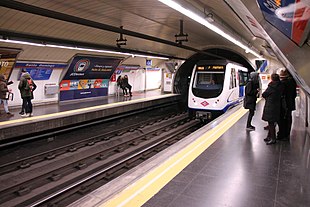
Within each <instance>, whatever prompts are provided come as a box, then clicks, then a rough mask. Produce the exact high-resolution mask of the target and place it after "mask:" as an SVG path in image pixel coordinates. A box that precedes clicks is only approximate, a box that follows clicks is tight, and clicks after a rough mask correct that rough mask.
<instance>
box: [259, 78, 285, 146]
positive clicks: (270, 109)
mask: <svg viewBox="0 0 310 207" xmlns="http://www.w3.org/2000/svg"><path fill="white" fill-rule="evenodd" d="M283 91H284V86H283V84H282V83H281V82H280V77H279V75H278V74H275V73H274V74H272V75H271V82H270V83H269V85H268V87H267V89H266V90H265V92H264V93H263V94H262V96H263V98H265V100H266V102H265V106H264V111H263V117H262V119H263V120H264V121H267V122H268V128H269V129H268V130H269V131H268V136H267V138H266V139H264V141H266V144H267V145H269V144H274V143H276V129H275V123H276V122H278V121H279V120H280V113H281V98H282V95H283Z"/></svg>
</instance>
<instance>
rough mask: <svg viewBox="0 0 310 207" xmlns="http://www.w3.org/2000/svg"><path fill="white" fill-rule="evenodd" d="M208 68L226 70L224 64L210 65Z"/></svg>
mask: <svg viewBox="0 0 310 207" xmlns="http://www.w3.org/2000/svg"><path fill="white" fill-rule="evenodd" d="M208 70H224V65H209V66H208Z"/></svg>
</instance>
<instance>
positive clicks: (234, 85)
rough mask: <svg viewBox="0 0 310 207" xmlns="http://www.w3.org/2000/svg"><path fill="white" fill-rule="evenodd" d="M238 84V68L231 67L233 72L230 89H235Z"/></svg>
mask: <svg viewBox="0 0 310 207" xmlns="http://www.w3.org/2000/svg"><path fill="white" fill-rule="evenodd" d="M236 86H237V80H236V70H235V68H232V69H231V74H230V84H229V89H233V88H235V87H236Z"/></svg>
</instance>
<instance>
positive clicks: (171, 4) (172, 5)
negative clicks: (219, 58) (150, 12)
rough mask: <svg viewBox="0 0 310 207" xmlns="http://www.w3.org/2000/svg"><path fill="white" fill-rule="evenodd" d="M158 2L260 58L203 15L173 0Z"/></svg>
mask: <svg viewBox="0 0 310 207" xmlns="http://www.w3.org/2000/svg"><path fill="white" fill-rule="evenodd" d="M158 1H160V2H162V3H163V4H166V5H167V6H169V7H170V8H172V9H174V10H176V11H178V12H180V13H182V14H184V15H185V16H187V17H189V18H190V19H192V20H194V21H196V22H198V23H200V24H202V25H204V26H205V27H207V28H209V29H211V30H212V31H213V32H216V33H217V34H219V35H221V36H222V37H224V38H225V39H227V40H229V41H231V42H232V43H234V44H236V45H238V46H239V47H241V48H243V49H244V50H245V52H246V53H248V52H249V53H252V54H253V55H254V56H256V57H257V58H262V56H260V55H259V54H258V53H257V52H255V51H254V50H252V49H250V48H249V47H247V46H246V45H244V44H242V43H241V42H240V41H238V40H236V39H235V38H233V37H232V36H230V35H228V34H226V33H225V32H224V31H223V30H221V29H220V28H218V27H216V26H215V25H213V24H211V23H209V22H208V21H207V20H206V19H204V18H203V17H201V16H199V15H197V14H195V13H194V12H192V11H190V10H188V9H186V8H184V7H183V6H181V5H180V4H178V3H176V2H175V1H172V0H158Z"/></svg>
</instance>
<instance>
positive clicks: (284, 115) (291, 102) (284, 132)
mask: <svg viewBox="0 0 310 207" xmlns="http://www.w3.org/2000/svg"><path fill="white" fill-rule="evenodd" d="M280 80H281V83H282V84H283V85H284V97H283V98H284V99H285V103H284V104H285V105H286V110H282V112H281V117H280V120H279V122H278V126H279V132H278V135H277V139H279V140H289V138H290V133H291V128H292V111H294V110H295V109H296V105H295V98H296V96H297V93H296V86H297V85H296V82H295V80H294V79H293V77H292V76H291V75H290V74H289V72H288V71H287V70H281V71H280Z"/></svg>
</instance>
